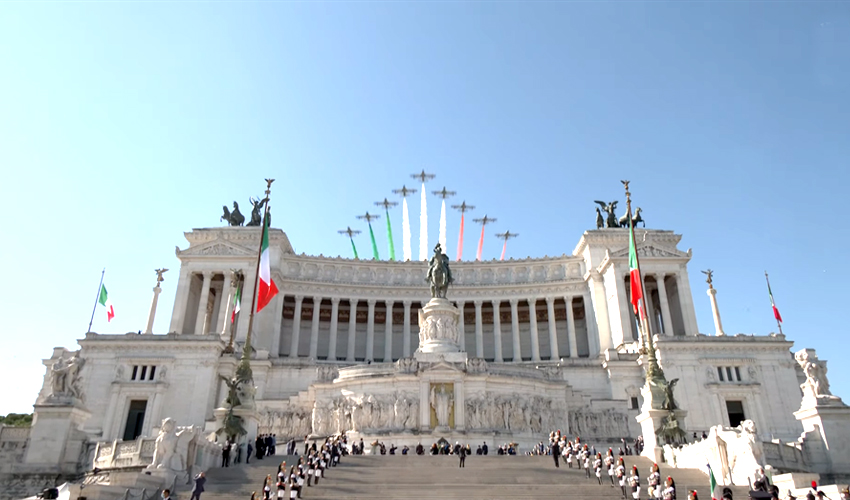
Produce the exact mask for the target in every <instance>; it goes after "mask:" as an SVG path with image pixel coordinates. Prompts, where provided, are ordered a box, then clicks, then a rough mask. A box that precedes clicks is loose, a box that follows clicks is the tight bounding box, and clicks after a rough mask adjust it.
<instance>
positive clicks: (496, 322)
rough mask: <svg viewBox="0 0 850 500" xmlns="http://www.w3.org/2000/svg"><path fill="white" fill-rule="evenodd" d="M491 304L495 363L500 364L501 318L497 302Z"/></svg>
mask: <svg viewBox="0 0 850 500" xmlns="http://www.w3.org/2000/svg"><path fill="white" fill-rule="evenodd" d="M492 303H493V339H494V340H493V341H494V342H495V346H494V347H495V354H494V358H495V362H496V363H501V362H503V359H502V318H501V316H500V315H499V301H498V300H494V301H492Z"/></svg>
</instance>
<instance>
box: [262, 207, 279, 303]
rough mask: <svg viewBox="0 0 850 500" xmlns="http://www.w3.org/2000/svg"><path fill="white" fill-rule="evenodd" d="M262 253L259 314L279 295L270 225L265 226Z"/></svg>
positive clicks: (266, 223)
mask: <svg viewBox="0 0 850 500" xmlns="http://www.w3.org/2000/svg"><path fill="white" fill-rule="evenodd" d="M261 248H262V249H261V251H260V276H259V277H260V283H259V285H260V291H259V293H258V294H257V312H260V311H261V310H262V309H263V308H264V307H266V306H267V305H268V303H269V302H270V301H271V300H272V298H273V297H274V296H275V295H277V285H275V284H274V281H273V280H272V269H271V260H270V258H269V225H268V220H266V222H265V224H263V246H262V247H261Z"/></svg>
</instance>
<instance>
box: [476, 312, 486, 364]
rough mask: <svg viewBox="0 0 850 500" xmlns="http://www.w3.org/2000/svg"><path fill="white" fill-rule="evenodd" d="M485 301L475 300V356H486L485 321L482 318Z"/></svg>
mask: <svg viewBox="0 0 850 500" xmlns="http://www.w3.org/2000/svg"><path fill="white" fill-rule="evenodd" d="M482 305H483V302H482V301H480V300H476V301H475V357H477V358H483V357H484V321H483V320H482V318H481V306H482Z"/></svg>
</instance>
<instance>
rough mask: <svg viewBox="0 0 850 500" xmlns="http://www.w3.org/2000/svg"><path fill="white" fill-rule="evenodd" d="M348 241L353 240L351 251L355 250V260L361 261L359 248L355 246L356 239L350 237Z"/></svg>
mask: <svg viewBox="0 0 850 500" xmlns="http://www.w3.org/2000/svg"><path fill="white" fill-rule="evenodd" d="M348 239H349V240H351V249H352V250H354V258H355V259H359V258H360V256H359V255H357V247H356V246H354V238H351V237H349V238H348Z"/></svg>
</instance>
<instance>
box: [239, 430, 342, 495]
mask: <svg viewBox="0 0 850 500" xmlns="http://www.w3.org/2000/svg"><path fill="white" fill-rule="evenodd" d="M258 442H259V438H258ZM290 450H292V451H294V447H293V446H292V444H291V443H290V449H288V450H287V451H290ZM346 450H348V443H347V442H346V438H345V436H341V437H338V438H327V439H326V440H325V441H324V442H323V443H322V444H321V445H317V443H316V442H315V441H314V442H313V443H312V444H311V443H309V442H307V440H305V445H304V454H303V455H301V456H300V457H298V461H297V463H295V464H294V465H291V466H290V467H289V470H287V468H286V462H285V461H284V462H281V463H280V465H278V468H277V474H276V476H272V475H271V474H269V475H267V476H266V478H265V480H264V481H263V487H262V489H261V490H260V493H259V494H258V493H257V492H256V491H255V492H252V493H251V500H271V499H272V498H277V499H283V498H286V495H287V492H288V493H289V498H290V499H293V498H301V493H302V491H303V490H304V488H305V487H312V486H318V485H319V481H320V480H321V479H324V478H325V471H326V470H327V469H329V468H331V467H336V466H337V465H339V463H340V459H341V457H342V456H344V455H345V454H347V451H346ZM264 453H268V454H267V455H265V456H269V455H271V454H274V448H273V447H272V448H271V449H270V450H269V449H266V451H265V452H264ZM258 458H260V457H259V452H258Z"/></svg>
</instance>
